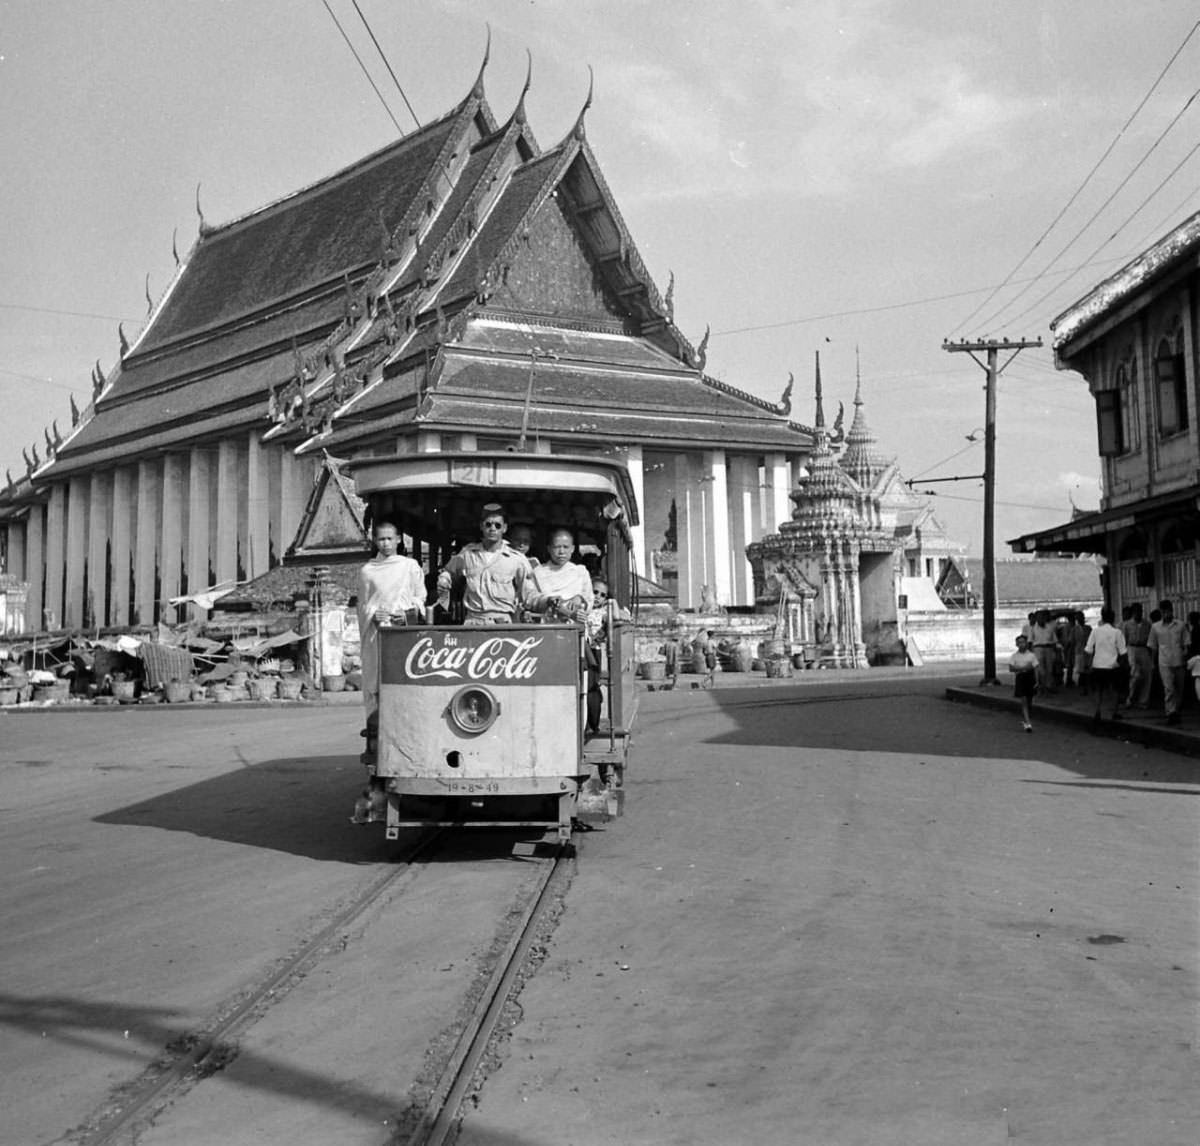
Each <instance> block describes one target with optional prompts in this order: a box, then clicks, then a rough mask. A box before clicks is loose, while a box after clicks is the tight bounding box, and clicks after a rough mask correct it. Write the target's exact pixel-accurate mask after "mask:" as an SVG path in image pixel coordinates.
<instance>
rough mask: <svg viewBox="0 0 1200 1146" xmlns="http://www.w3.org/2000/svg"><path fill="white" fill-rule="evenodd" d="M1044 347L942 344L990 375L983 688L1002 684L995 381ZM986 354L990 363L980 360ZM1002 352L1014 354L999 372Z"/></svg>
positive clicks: (1020, 342)
mask: <svg viewBox="0 0 1200 1146" xmlns="http://www.w3.org/2000/svg"><path fill="white" fill-rule="evenodd" d="M1041 345H1042V340H1041V339H1040V338H1037V339H1032V340H1030V339H1025V338H1018V339H1012V340H1010V339H1007V338H984V339H978V340H975V341H968V340H966V339H961V340H960V341H958V342H951V341H950V340H949V339H943V340H942V349H943V350H946V351H949V352H950V353H951V354H969V355H970V356H971V357H972V358H974V359H975V361H976V363H978V364H979V365H980V366H981V367H982V368H983V369H984V371H985V372H986V373H987V387H986V389H987V407H986V416H985V418H984V423H983V426H984V437H983V680H981V681H980V682H979V683H980V684H999V683H1000V682H999V681H998V680H997V679H996V539H995V530H996V381H997V379H999V377H1000V375H1001V374H1003V373H1004V371H1005V370H1006V369H1007V368H1008V364H1009V363H1010V362H1012V360H1013V359H1014V358H1016V356H1017V355H1018V354H1020V353H1021V351H1022V350H1029V349H1031V348H1034V347H1038V346H1041ZM983 350H986V351H987V362H986V363H985V362H983V361H982V360H981V359H980V358H978V357H977V355H978V354H979V352H980V351H983ZM1001 350H1011V351H1012V353H1011V354H1010V355H1009V356H1008V357H1007V358H1006V359H1005V360H1004V365H1003V366H1001V367H999V368H997V366H996V361H997V358H998V356H999V352H1000V351H1001Z"/></svg>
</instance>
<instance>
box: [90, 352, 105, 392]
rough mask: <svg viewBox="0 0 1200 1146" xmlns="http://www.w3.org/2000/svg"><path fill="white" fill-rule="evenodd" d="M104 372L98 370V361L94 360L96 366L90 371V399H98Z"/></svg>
mask: <svg viewBox="0 0 1200 1146" xmlns="http://www.w3.org/2000/svg"><path fill="white" fill-rule="evenodd" d="M104 382H105V378H104V371H103V370H101V369H100V359H99V358H97V359H96V365H95V367H94V368H93V369H92V397H93V398H99V397H100V391H101V390H103V389H104Z"/></svg>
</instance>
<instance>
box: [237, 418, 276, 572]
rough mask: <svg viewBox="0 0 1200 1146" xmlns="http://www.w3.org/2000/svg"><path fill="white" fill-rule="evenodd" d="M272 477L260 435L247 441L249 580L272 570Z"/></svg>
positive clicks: (244, 551)
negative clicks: (270, 555)
mask: <svg viewBox="0 0 1200 1146" xmlns="http://www.w3.org/2000/svg"><path fill="white" fill-rule="evenodd" d="M270 493H271V490H270V475H269V473H268V469H267V452H266V450H265V449H264V448H263V444H262V440H261V439H260V438H259V436H258V433H257V432H256V431H254V430H251V431H250V433H249V434H248V435H247V437H246V518H245V521H246V532H245V542H244V545H243V549H242V554H243V558H242V559H243V561H244V562H245V567H246V576H247V578H250V579H253V578H255V577H261V576H262V575H263V574H264V573H266V572H267V570H268V569H269V568H270V562H269V554H270V551H269V548H268V547H269V545H270V535H271V506H270Z"/></svg>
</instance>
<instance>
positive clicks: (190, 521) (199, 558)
mask: <svg viewBox="0 0 1200 1146" xmlns="http://www.w3.org/2000/svg"><path fill="white" fill-rule="evenodd" d="M209 469H210V466H209V458H208V450H207V449H204V448H202V447H199V446H196V447H193V449H192V451H191V453H190V454H189V456H188V477H187V591H188V592H189V593H199V592H201V591H202V590H204V589H207V588H208V587H209V583H208V564H209V548H208V538H209V532H210V531H209V519H210V517H211V515H212V502H211V500H210V494H211V489H212V482H211V478H210V474H209ZM188 616H189V617H191V618H193V619H195V620H204V618H205V617H207V616H208V610H207V609H203V608H201V607H200V606H199V605H195V604H192V605H189V606H188Z"/></svg>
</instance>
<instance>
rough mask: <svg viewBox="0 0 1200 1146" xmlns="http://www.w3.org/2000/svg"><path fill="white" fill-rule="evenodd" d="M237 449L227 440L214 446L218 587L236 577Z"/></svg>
mask: <svg viewBox="0 0 1200 1146" xmlns="http://www.w3.org/2000/svg"><path fill="white" fill-rule="evenodd" d="M237 471H238V447H237V442H236V441H233V440H232V439H230V438H222V439H221V441H220V443H219V444H218V445H217V514H216V538H215V546H214V551H215V553H216V577H217V584H218V585H220V584H222V583H223V582H226V581H236V580H237V576H238V560H237V555H238V472H237Z"/></svg>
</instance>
